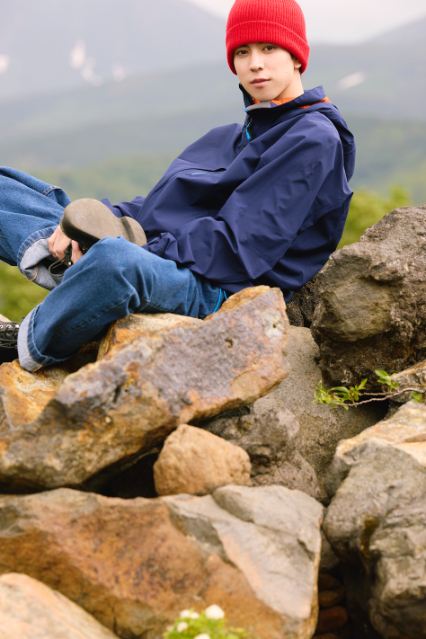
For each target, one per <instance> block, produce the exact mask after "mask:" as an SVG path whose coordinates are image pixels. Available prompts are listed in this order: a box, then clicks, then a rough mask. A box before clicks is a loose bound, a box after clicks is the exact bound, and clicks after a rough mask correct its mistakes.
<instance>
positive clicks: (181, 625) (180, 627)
mask: <svg viewBox="0 0 426 639" xmlns="http://www.w3.org/2000/svg"><path fill="white" fill-rule="evenodd" d="M176 630H177V631H178V632H183V631H184V630H188V624H187V623H186V621H181V622H180V623H178V625H177V628H176Z"/></svg>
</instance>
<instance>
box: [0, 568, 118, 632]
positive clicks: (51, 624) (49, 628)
mask: <svg viewBox="0 0 426 639" xmlns="http://www.w3.org/2000/svg"><path fill="white" fill-rule="evenodd" d="M0 639H117V635H115V634H113V633H112V632H111V631H110V630H108V629H107V628H105V626H102V625H101V624H100V623H99V622H98V621H96V619H94V618H93V617H92V616H91V615H89V614H87V612H85V611H84V610H83V609H82V608H80V607H79V606H77V605H76V604H75V603H73V602H72V601H70V600H69V599H67V598H66V597H64V596H63V595H61V594H60V593H59V592H56V591H55V590H52V589H51V588H48V586H45V585H44V584H42V583H41V582H40V581H37V580H35V579H32V578H31V577H28V576H27V575H20V574H14V573H11V574H8V575H3V576H2V577H0Z"/></svg>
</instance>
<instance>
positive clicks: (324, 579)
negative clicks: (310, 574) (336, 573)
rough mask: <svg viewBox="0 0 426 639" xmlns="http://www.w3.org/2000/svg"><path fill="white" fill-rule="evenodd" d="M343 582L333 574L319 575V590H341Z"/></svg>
mask: <svg viewBox="0 0 426 639" xmlns="http://www.w3.org/2000/svg"><path fill="white" fill-rule="evenodd" d="M341 587H342V584H341V583H340V581H339V580H338V579H336V577H333V576H332V575H325V574H321V575H319V577H318V592H324V591H326V590H339V588H341Z"/></svg>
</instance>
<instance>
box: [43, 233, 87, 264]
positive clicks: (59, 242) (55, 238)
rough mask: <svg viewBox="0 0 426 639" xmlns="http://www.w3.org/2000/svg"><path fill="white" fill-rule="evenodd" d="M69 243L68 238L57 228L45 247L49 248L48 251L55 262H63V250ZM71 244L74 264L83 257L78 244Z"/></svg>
mask: <svg viewBox="0 0 426 639" xmlns="http://www.w3.org/2000/svg"><path fill="white" fill-rule="evenodd" d="M70 242H71V240H70V238H69V237H67V236H66V235H65V233H64V232H63V230H62V229H61V227H60V226H58V227H57V229H56V231H55V232H54V233H53V234H52V235H51V236H50V237H49V239H48V240H47V245H48V247H49V251H50V252H51V253H52V255H53V257H56V259H57V260H63V259H64V257H65V250H66V249H67V248H68V246H69V243H70ZM71 243H72V258H71V259H72V262H73V264H75V263H76V262H78V260H79V259H80V258H82V257H83V253H82V252H81V250H80V247H79V245H78V242H74V240H73V241H72V242H71Z"/></svg>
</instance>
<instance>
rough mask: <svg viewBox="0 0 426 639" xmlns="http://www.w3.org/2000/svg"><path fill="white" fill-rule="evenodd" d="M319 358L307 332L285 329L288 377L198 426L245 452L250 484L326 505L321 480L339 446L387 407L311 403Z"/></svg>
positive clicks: (372, 422) (367, 425)
mask: <svg viewBox="0 0 426 639" xmlns="http://www.w3.org/2000/svg"><path fill="white" fill-rule="evenodd" d="M318 356H319V350H318V347H317V345H316V344H315V342H314V340H313V339H312V336H311V333H310V331H309V330H308V329H307V328H299V327H294V326H290V329H289V337H288V362H289V364H290V367H291V374H290V375H289V376H288V377H287V378H286V379H285V380H284V381H283V382H282V383H281V384H280V385H279V386H278V387H277V388H276V389H275V390H274V391H272V392H271V393H269V394H268V395H266V396H265V397H263V398H261V399H259V400H257V401H256V402H255V403H254V405H253V406H252V407H251V408H250V409H248V408H244V409H242V410H240V411H239V412H238V411H237V412H236V413H234V414H225V415H220V416H219V417H217V418H216V419H215V420H211V421H209V422H208V423H203V427H205V428H207V429H208V430H210V431H211V432H213V433H215V434H216V435H219V436H220V437H224V438H225V439H228V440H229V441H231V442H232V443H234V444H237V445H238V446H241V447H242V448H244V450H246V451H247V452H248V454H249V455H250V460H251V463H252V479H253V481H254V482H255V483H256V482H258V483H262V482H265V483H266V482H269V483H279V484H282V485H285V486H287V487H288V488H296V489H298V490H302V491H304V492H306V493H308V494H310V495H312V496H313V497H318V495H319V496H320V497H321V499H322V500H327V499H328V495H327V491H326V489H325V487H324V478H325V476H326V473H327V471H328V468H329V467H330V464H331V462H332V460H333V457H334V453H335V451H336V447H337V444H338V442H339V441H340V440H342V439H348V438H351V437H354V436H355V435H357V434H358V433H360V432H361V431H363V430H364V429H365V428H368V427H370V426H372V425H373V424H376V423H377V422H378V421H380V420H381V419H383V417H384V416H385V413H386V407H385V406H384V405H379V404H370V405H367V406H361V407H359V408H356V409H351V410H349V411H345V410H344V409H343V408H338V409H335V410H331V409H330V407H329V406H319V405H317V404H314V403H313V402H312V400H313V396H314V391H315V386H316V385H317V383H318V382H319V381H320V379H321V370H320V368H319V366H318V364H317V361H316V360H317V357H318ZM306 462H308V463H306ZM312 468H313V469H314V471H315V473H316V476H317V478H318V483H319V486H320V489H319V492H318V483H317V480H316V478H315V475H314V473H313V472H312Z"/></svg>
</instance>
